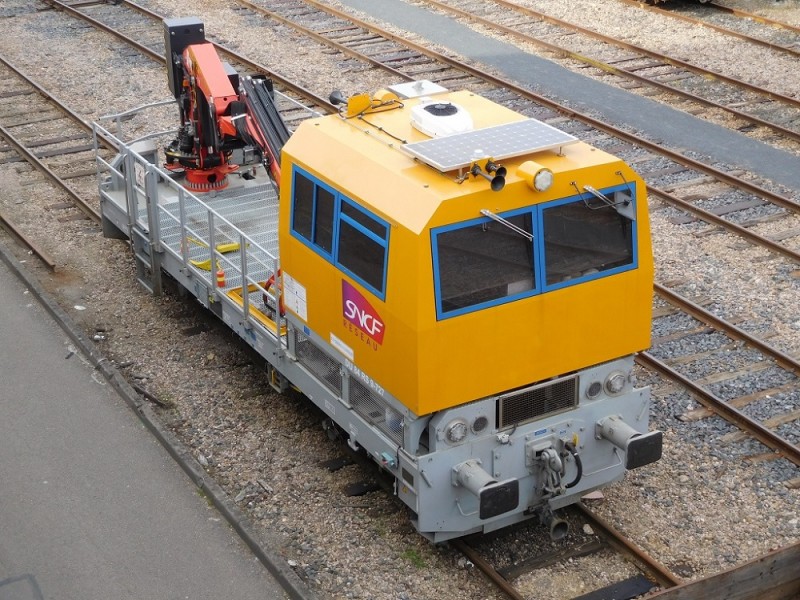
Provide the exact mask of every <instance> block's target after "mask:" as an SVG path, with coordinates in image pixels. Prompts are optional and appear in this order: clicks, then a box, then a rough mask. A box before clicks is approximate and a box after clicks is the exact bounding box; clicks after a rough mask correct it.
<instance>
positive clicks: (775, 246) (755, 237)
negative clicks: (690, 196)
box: [647, 185, 800, 263]
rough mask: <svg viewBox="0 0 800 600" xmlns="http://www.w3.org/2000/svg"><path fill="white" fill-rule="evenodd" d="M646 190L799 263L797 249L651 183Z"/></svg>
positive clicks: (702, 218) (703, 219)
mask: <svg viewBox="0 0 800 600" xmlns="http://www.w3.org/2000/svg"><path fill="white" fill-rule="evenodd" d="M647 190H648V192H650V193H651V195H653V196H658V197H659V198H661V199H662V200H664V201H665V202H667V203H668V204H671V205H672V206H675V207H677V208H680V209H681V210H683V211H686V212H688V213H690V214H693V215H695V216H696V217H697V218H699V219H700V220H702V221H705V222H707V223H711V224H713V225H717V226H719V227H722V228H724V229H727V230H728V231H730V232H731V233H734V234H736V235H738V236H741V237H743V238H745V239H746V240H748V241H750V242H752V243H754V244H757V245H759V246H762V247H764V248H766V249H767V250H770V251H771V252H775V253H776V254H781V255H783V256H785V257H787V258H789V259H791V260H793V261H795V262H797V263H800V252H798V251H797V250H792V249H791V248H788V247H786V246H784V245H782V244H779V243H778V242H775V241H773V240H771V239H769V238H767V237H764V236H763V235H759V234H757V233H755V232H753V231H750V230H749V229H747V228H746V227H742V226H741V225H737V224H736V223H733V222H732V221H728V220H726V219H723V218H722V217H720V216H718V215H715V214H714V213H712V212H709V211H707V210H704V209H702V208H700V207H699V206H695V205H694V204H692V203H691V202H689V201H687V200H683V199H682V198H678V197H677V196H674V195H672V194H670V193H669V192H667V191H665V190H662V189H660V188H657V187H655V186H652V185H648V186H647Z"/></svg>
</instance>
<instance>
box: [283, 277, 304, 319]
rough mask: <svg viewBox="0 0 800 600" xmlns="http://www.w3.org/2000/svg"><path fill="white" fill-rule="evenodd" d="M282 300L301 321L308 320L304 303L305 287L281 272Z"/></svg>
mask: <svg viewBox="0 0 800 600" xmlns="http://www.w3.org/2000/svg"><path fill="white" fill-rule="evenodd" d="M283 302H284V304H285V305H286V308H288V309H289V310H290V311H292V312H293V313H294V314H296V315H297V316H298V317H300V318H301V319H303V321H308V304H307V303H306V288H305V287H304V286H302V285H300V283H298V281H297V280H296V279H295V278H294V277H292V276H291V275H289V274H288V273H286V271H284V272H283Z"/></svg>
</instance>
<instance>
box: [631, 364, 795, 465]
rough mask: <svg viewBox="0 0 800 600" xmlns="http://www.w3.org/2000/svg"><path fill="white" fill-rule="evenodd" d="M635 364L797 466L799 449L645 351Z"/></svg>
mask: <svg viewBox="0 0 800 600" xmlns="http://www.w3.org/2000/svg"><path fill="white" fill-rule="evenodd" d="M636 362H637V363H639V364H640V365H641V366H643V367H645V368H647V369H650V370H651V371H655V372H657V373H660V374H661V375H663V376H664V377H666V378H667V379H671V380H673V381H675V382H677V383H678V384H680V385H682V386H684V387H685V388H686V389H688V390H689V392H691V394H692V395H693V396H694V397H695V398H696V399H697V400H698V402H700V403H701V404H702V405H703V406H705V407H706V408H708V409H709V410H710V411H711V412H713V413H716V414H717V415H718V416H720V417H722V418H723V419H725V420H726V421H728V422H730V423H732V424H733V425H736V426H737V427H738V428H739V429H741V430H742V431H744V432H746V433H748V434H750V435H751V436H753V437H754V438H755V439H757V440H758V441H759V442H761V443H762V444H764V445H765V446H767V447H768V448H771V449H772V450H774V451H775V452H778V453H779V454H781V455H782V456H784V457H785V458H787V459H789V460H790V461H792V462H793V463H794V464H795V465H798V466H800V447H798V446H795V445H794V444H792V443H791V442H789V441H788V440H787V439H785V438H783V437H781V436H779V435H778V434H776V433H775V432H774V431H772V430H771V429H769V428H767V427H765V426H764V425H762V424H761V423H759V422H758V421H755V420H754V419H751V418H750V417H748V416H747V415H745V414H744V413H743V412H741V411H740V410H738V409H736V408H734V407H733V406H731V405H730V404H728V403H727V402H725V400H722V399H721V398H719V397H718V396H716V395H715V394H713V393H711V392H710V391H708V390H707V389H705V388H703V387H701V386H699V385H697V384H696V383H695V382H693V381H692V380H690V379H688V378H687V377H685V376H683V375H682V374H680V373H678V372H677V371H676V370H675V369H673V368H671V367H670V366H669V365H667V364H666V363H665V362H663V361H661V360H659V359H657V358H656V357H654V356H653V355H652V354H650V353H649V352H641V353H639V354H637V355H636Z"/></svg>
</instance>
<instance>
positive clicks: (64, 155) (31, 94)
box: [0, 56, 113, 271]
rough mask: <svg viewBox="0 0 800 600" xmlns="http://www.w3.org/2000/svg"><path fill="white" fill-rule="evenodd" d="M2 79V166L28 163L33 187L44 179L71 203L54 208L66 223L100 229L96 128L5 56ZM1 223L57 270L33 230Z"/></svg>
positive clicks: (6, 221) (1, 216) (1, 63)
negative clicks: (86, 221)
mask: <svg viewBox="0 0 800 600" xmlns="http://www.w3.org/2000/svg"><path fill="white" fill-rule="evenodd" d="M0 74H1V75H2V78H3V81H4V82H5V83H6V91H4V92H3V93H2V94H1V95H0V138H2V140H3V141H4V142H5V143H4V144H3V145H1V146H0V164H4V163H5V164H8V163H14V162H26V163H27V164H28V165H30V167H31V168H32V169H33V171H31V172H30V173H29V174H28V178H29V182H30V184H31V185H34V184H35V183H36V182H37V181H38V180H39V178H40V175H43V176H44V177H45V179H46V180H47V181H49V182H51V183H52V184H54V185H56V186H57V187H58V188H59V189H60V190H61V192H62V193H63V194H64V195H65V196H66V198H67V201H65V202H63V203H59V204H56V205H53V206H51V207H49V208H50V210H57V211H60V212H62V215H61V217H60V218H61V219H62V220H72V219H76V218H77V219H84V218H89V219H91V220H92V221H94V222H95V223H99V222H100V213H99V212H98V210H97V208H96V207H95V205H96V202H93V201H92V200H90V199H89V198H94V196H95V194H94V190H93V189H92V188H94V187H95V180H96V176H97V170H96V168H95V166H94V158H93V153H94V142H93V139H92V135H91V126H90V125H88V124H87V123H86V122H85V121H84V120H83V119H82V118H81V117H80V116H79V115H78V114H76V113H75V112H73V111H72V110H71V109H70V108H69V107H68V106H66V105H65V104H64V103H63V102H61V101H59V100H58V99H57V98H55V97H54V96H52V95H51V94H49V93H48V92H47V91H46V90H45V89H44V88H43V87H42V86H40V85H39V84H38V83H36V82H35V81H34V80H32V79H30V78H29V77H27V76H25V75H24V74H23V73H22V72H21V71H20V70H19V69H18V68H17V67H15V66H14V65H13V64H12V63H11V62H9V61H8V60H7V59H6V58H4V57H2V56H0ZM100 142H101V143H103V144H104V145H105V147H106V149H108V150H113V144H112V143H111V141H110V140H108V139H103V138H100ZM89 190H91V192H90V191H89ZM0 221H2V223H3V225H4V226H5V227H6V228H7V229H8V230H9V231H10V232H11V233H12V234H13V235H14V237H15V238H16V239H17V240H19V241H20V242H21V243H22V244H23V245H24V246H26V247H27V248H29V250H30V251H31V252H32V253H33V254H35V255H36V256H37V257H38V258H39V259H40V260H41V261H42V263H43V264H44V265H45V266H46V267H47V268H48V269H49V270H51V271H54V270H55V269H56V261H55V259H54V258H52V257H51V255H50V253H49V252H48V251H47V250H46V249H44V248H43V247H42V245H41V242H40V240H37V239H36V238H35V232H34V231H30V230H31V229H34V228H33V227H30V226H28V227H24V226H22V225H21V224H17V223H15V221H14V220H13V219H12V218H11V217H10V216H7V215H4V214H2V213H0ZM26 230H27V231H28V233H26Z"/></svg>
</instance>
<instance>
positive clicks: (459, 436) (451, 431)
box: [444, 419, 469, 444]
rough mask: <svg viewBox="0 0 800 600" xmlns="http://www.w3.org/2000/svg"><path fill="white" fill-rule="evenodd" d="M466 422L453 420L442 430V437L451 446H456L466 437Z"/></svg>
mask: <svg viewBox="0 0 800 600" xmlns="http://www.w3.org/2000/svg"><path fill="white" fill-rule="evenodd" d="M468 429H469V428H468V426H467V422H466V421H465V420H464V419H455V420H453V421H450V423H448V424H447V427H445V428H444V436H445V438H447V441H448V442H450V443H451V444H458V443H460V442H463V441H464V438H465V437H467V430H468Z"/></svg>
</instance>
